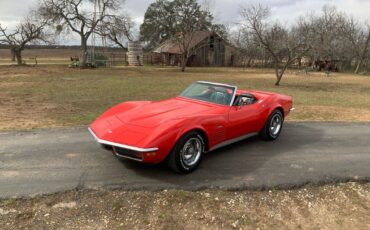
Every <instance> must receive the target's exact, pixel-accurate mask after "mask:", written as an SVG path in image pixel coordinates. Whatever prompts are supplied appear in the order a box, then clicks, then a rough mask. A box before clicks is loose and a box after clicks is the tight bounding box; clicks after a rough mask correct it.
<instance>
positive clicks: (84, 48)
mask: <svg viewBox="0 0 370 230" xmlns="http://www.w3.org/2000/svg"><path fill="white" fill-rule="evenodd" d="M87 55H88V53H87V39H85V37H84V36H81V62H80V67H81V68H85V67H86V63H87Z"/></svg>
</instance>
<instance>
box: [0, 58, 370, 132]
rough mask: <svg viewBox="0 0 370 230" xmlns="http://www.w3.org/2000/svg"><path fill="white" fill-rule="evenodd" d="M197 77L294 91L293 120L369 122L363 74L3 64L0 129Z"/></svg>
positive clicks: (37, 123) (169, 89)
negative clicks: (280, 74)
mask: <svg viewBox="0 0 370 230" xmlns="http://www.w3.org/2000/svg"><path fill="white" fill-rule="evenodd" d="M196 80H207V81H215V82H223V83H229V84H236V85H237V86H239V87H240V88H246V89H257V90H266V91H272V92H279V93H284V94H287V95H291V96H293V98H294V106H295V107H296V111H294V112H293V113H292V114H291V115H290V116H289V117H288V120H290V121H370V77H368V76H356V75H352V74H345V73H332V74H331V75H330V76H329V77H326V76H325V74H324V73H310V74H308V75H305V74H303V73H297V72H296V71H288V73H287V75H286V76H285V77H284V79H283V81H282V84H281V86H279V87H277V86H274V80H275V79H274V74H273V71H272V70H269V69H242V68H189V69H188V70H187V72H185V73H181V72H180V71H179V70H178V69H177V68H172V67H166V68H163V67H141V68H134V67H122V68H101V69H85V70H82V69H71V68H68V67H66V66H65V65H45V66H37V67H28V66H23V67H17V66H0V114H1V116H0V129H2V130H4V129H30V128H40V127H51V126H52V127H58V126H73V125H86V124H88V123H90V122H91V121H92V120H93V119H94V118H96V117H97V116H98V115H99V114H101V113H102V112H103V111H104V110H106V109H107V108H109V107H111V106H113V105H115V104H118V103H120V102H123V101H128V100H161V99H165V98H169V97H173V96H176V95H178V94H179V93H180V92H181V91H182V90H183V89H184V88H185V87H186V86H187V85H188V84H190V83H191V82H193V81H196Z"/></svg>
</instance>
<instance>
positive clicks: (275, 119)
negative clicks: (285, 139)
mask: <svg viewBox="0 0 370 230" xmlns="http://www.w3.org/2000/svg"><path fill="white" fill-rule="evenodd" d="M283 122H284V117H283V114H282V113H281V111H280V110H279V109H275V110H274V111H273V112H272V113H271V114H270V116H269V118H268V119H267V121H266V123H265V126H264V127H263V129H262V131H261V133H260V135H261V137H262V139H264V140H267V141H274V140H276V139H277V138H278V137H279V135H280V133H281V129H282V128H283Z"/></svg>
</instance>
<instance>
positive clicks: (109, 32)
mask: <svg viewBox="0 0 370 230" xmlns="http://www.w3.org/2000/svg"><path fill="white" fill-rule="evenodd" d="M133 27H134V23H133V22H132V21H131V19H130V18H129V17H128V16H124V15H120V16H117V17H114V18H113V20H112V21H107V22H104V23H102V24H101V25H100V26H99V27H98V28H97V31H98V32H97V33H98V34H99V35H100V36H103V37H106V38H108V39H109V40H110V41H111V42H113V43H114V44H116V45H118V46H119V47H121V48H124V49H125V48H126V47H125V46H124V42H125V41H126V40H128V41H132V40H133V35H132V28H133Z"/></svg>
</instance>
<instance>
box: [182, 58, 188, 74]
mask: <svg viewBox="0 0 370 230" xmlns="http://www.w3.org/2000/svg"><path fill="white" fill-rule="evenodd" d="M187 62H188V58H187V55H186V54H183V55H182V56H181V72H185V68H186V63H187Z"/></svg>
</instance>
